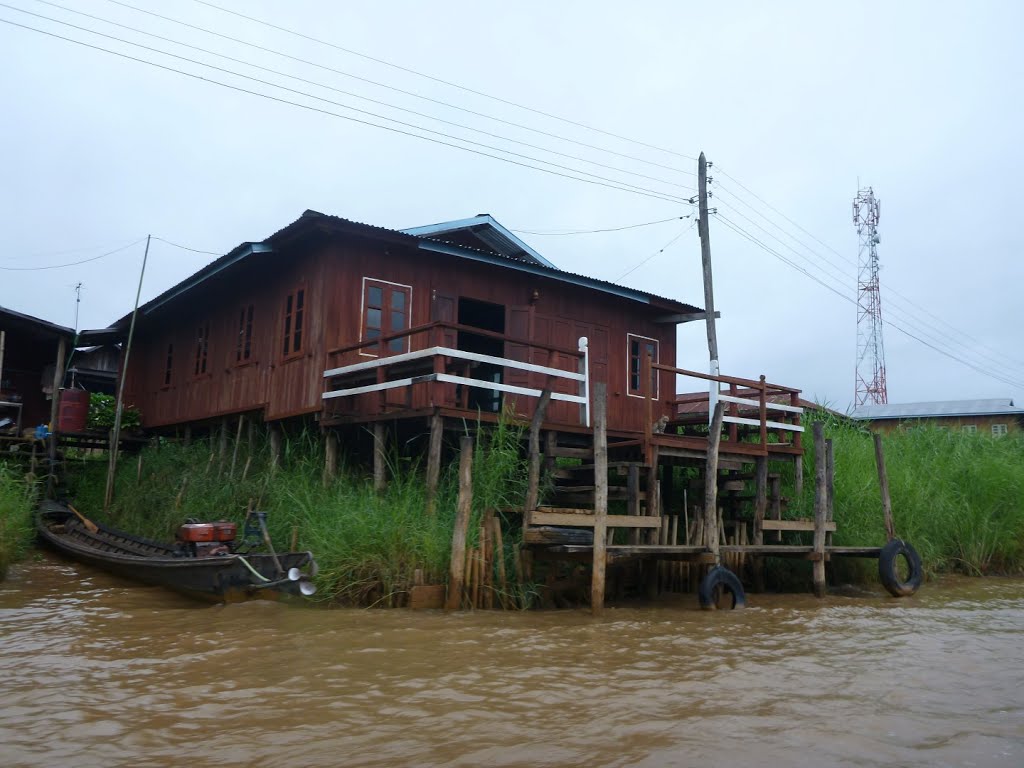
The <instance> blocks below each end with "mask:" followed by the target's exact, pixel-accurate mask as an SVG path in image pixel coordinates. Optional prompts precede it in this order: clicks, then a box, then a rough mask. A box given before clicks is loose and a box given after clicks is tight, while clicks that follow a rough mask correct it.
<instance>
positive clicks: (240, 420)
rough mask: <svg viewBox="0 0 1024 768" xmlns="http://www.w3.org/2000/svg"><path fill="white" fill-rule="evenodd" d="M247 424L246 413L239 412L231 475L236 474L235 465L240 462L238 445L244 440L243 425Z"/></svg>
mask: <svg viewBox="0 0 1024 768" xmlns="http://www.w3.org/2000/svg"><path fill="white" fill-rule="evenodd" d="M244 425H245V414H244V413H240V414H238V429H237V430H235V447H234V448H233V449H232V451H231V469H230V470H228V475H229V476H230V477H234V476H235V466H236V465H237V464H238V446H239V444H240V443H241V442H242V427H243V426H244Z"/></svg>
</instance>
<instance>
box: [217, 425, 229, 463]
mask: <svg viewBox="0 0 1024 768" xmlns="http://www.w3.org/2000/svg"><path fill="white" fill-rule="evenodd" d="M227 455H228V420H227V418H223V419H221V420H220V439H219V442H218V445H217V462H218V463H217V471H218V472H221V471H223V470H224V459H225V458H226V457H227Z"/></svg>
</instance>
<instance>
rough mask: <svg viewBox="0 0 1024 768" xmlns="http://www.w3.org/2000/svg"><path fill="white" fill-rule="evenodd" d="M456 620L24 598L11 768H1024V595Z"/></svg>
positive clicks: (6, 675)
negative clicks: (890, 767) (829, 767)
mask: <svg viewBox="0 0 1024 768" xmlns="http://www.w3.org/2000/svg"><path fill="white" fill-rule="evenodd" d="M749 602H750V605H751V607H749V608H748V609H747V610H745V611H721V612H716V613H703V612H701V611H699V610H697V609H696V607H695V605H696V599H695V598H694V597H693V596H679V597H678V598H675V597H674V598H673V599H671V600H667V601H665V602H660V603H658V604H657V605H655V606H645V605H635V606H628V607H617V608H611V609H609V610H607V611H606V614H605V616H604V617H603V618H601V619H593V618H591V617H590V615H589V614H588V613H586V612H584V611H559V612H528V613H513V612H507V613H501V612H491V613H488V612H477V613H475V614H470V613H463V614H454V615H448V616H446V615H444V614H442V613H440V612H437V613H434V612H424V613H412V612H409V611H385V610H369V611H360V610H324V609H320V608H310V607H305V606H301V605H286V604H278V603H247V604H242V605H230V606H205V605H202V604H196V603H192V602H189V601H187V600H185V599H182V598H179V597H177V596H175V595H173V594H170V593H167V592H164V591H162V590H160V589H156V588H149V587H139V586H134V585H132V584H130V583H127V582H124V581H121V580H119V579H116V578H114V577H110V576H107V575H105V574H102V573H99V572H96V571H93V570H91V569H89V568H87V567H85V566H78V565H75V564H71V563H68V562H66V561H64V560H61V559H59V558H57V557H55V556H50V555H44V556H41V558H40V559H37V560H35V561H33V562H30V563H26V564H23V565H21V566H18V567H16V568H15V569H13V572H12V573H11V575H10V577H9V578H8V580H7V581H6V582H4V583H3V584H0V765H2V766H4V767H5V768H13V767H14V766H74V768H89V767H90V766H102V767H103V768H111V767H112V766H177V765H193V766H207V765H210V766H273V768H289V767H290V766H302V767H303V768H310V767H311V766H315V767H319V766H402V765H417V766H421V765H424V766H425V765H445V766H520V765H521V766H563V765H586V766H671V765H679V766H689V765H701V766H717V765H722V766H729V765H742V766H764V765H769V766H771V765H778V766H798V765H808V766H811V765H813V766H827V765H877V764H890V765H901V766H917V765H920V766H926V765H927V766H947V765H948V766H954V765H955V766H1013V767H1014V768H1020V767H1021V766H1024V581H1022V580H1009V579H1007V580H1003V579H985V580H983V579H951V580H947V581H943V582H940V583H936V584H928V585H925V587H924V588H923V589H922V591H921V592H920V593H919V594H918V595H917V596H916V597H914V598H910V599H904V600H894V599H891V598H888V597H885V596H883V595H882V594H881V593H880V592H879V593H875V592H870V591H866V592H863V593H857V594H853V595H850V594H847V595H836V594H833V595H831V596H829V597H828V598H827V599H826V600H823V601H818V600H815V599H814V598H812V597H810V596H804V595H777V596H762V595H752V596H750V597H749Z"/></svg>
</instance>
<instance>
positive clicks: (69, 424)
mask: <svg viewBox="0 0 1024 768" xmlns="http://www.w3.org/2000/svg"><path fill="white" fill-rule="evenodd" d="M88 416H89V393H88V392H86V391H85V390H84V389H62V390H61V392H60V405H59V406H58V409H57V431H58V432H84V431H85V424H86V419H87V418H88Z"/></svg>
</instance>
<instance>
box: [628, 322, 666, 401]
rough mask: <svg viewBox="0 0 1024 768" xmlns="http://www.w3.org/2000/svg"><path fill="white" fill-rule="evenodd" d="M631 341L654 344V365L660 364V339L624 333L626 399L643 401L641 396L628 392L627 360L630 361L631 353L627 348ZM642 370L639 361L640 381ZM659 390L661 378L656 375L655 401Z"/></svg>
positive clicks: (629, 388) (641, 363)
mask: <svg viewBox="0 0 1024 768" xmlns="http://www.w3.org/2000/svg"><path fill="white" fill-rule="evenodd" d="M632 339H643V340H644V341H653V342H654V362H656V363H660V362H661V339H655V338H652V337H651V336H643V335H641V334H639V333H632V332H630V331H626V397H636V398H639V399H641V400H643V399H644V396H643V395H634V394H633V393H632V392H630V390H631V389H632V387H631V386H630V381H629V376H630V370H629V360H630V357H631V354H632V353H631V350H630V348H629V347H630V342H631V340H632ZM643 368H644V366H643V360H642V359H641V361H640V376H641V379H642V378H643ZM660 389H661V377H660V376H657V375H656V376H655V377H654V399H655V400H657V399H658V393H659V391H660Z"/></svg>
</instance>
